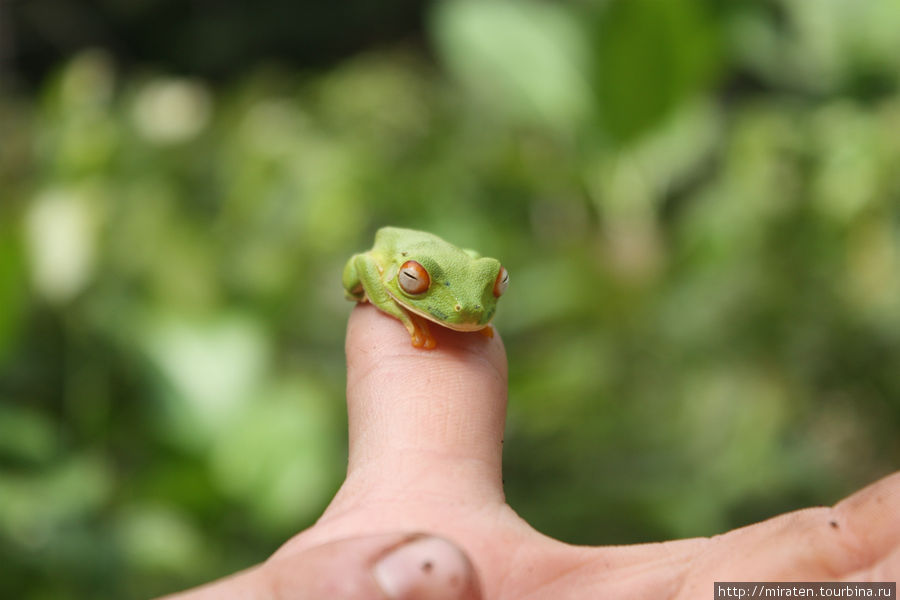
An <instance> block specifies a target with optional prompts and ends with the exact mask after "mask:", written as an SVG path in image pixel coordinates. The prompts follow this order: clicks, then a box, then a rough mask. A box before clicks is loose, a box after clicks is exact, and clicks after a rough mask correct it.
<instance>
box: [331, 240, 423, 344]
mask: <svg viewBox="0 0 900 600" xmlns="http://www.w3.org/2000/svg"><path fill="white" fill-rule="evenodd" d="M381 275H382V271H381V267H379V266H378V263H377V262H376V261H375V260H374V259H373V258H372V257H371V256H370V255H369V254H368V253H363V254H355V255H354V256H353V257H352V258H350V260H349V261H348V262H347V266H345V267H344V277H343V283H344V289H345V291H346V293H347V297H348V298H350V299H353V300H357V301H358V302H365V301H366V300H368V301H369V302H371V303H372V304H374V305H375V306H376V307H377V308H378V309H379V310H381V311H383V312H385V313H387V314H389V315H391V316H392V317H394V318H396V319H398V320H399V321H400V322H401V323H403V325H404V326H405V327H406V330H407V331H408V332H409V335H410V338H412V345H413V346H415V347H416V348H425V349H426V350H431V349H432V348H434V347H435V346H436V345H437V343H436V342H435V340H434V337H432V335H431V332H430V331H429V329H428V325H427V324H426V321H425V319H423V318H421V317H418V316H416V315H413V314H412V313H409V312H407V311H405V310H404V309H403V308H401V307H400V305H398V304H397V302H396V301H395V300H394V299H393V298H392V297H391V295H390V294H389V293H388V291H387V289H386V288H385V287H384V282H383V281H382V279H381Z"/></svg>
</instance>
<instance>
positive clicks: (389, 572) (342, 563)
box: [169, 534, 481, 600]
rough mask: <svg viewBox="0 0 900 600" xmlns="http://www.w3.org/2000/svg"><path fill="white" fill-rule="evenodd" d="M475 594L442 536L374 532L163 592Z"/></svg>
mask: <svg viewBox="0 0 900 600" xmlns="http://www.w3.org/2000/svg"><path fill="white" fill-rule="evenodd" d="M213 598H215V599H217V600H227V599H229V598H234V599H240V600H263V599H265V600H413V599H415V600H479V599H480V598H481V592H480V589H479V585H478V578H477V576H476V574H475V570H474V568H473V567H472V564H471V562H469V559H468V558H467V557H466V555H465V554H464V553H463V552H462V551H461V550H460V549H459V548H457V547H456V546H455V545H454V544H452V543H451V542H448V541H447V540H445V539H443V538H440V537H435V536H430V535H422V534H412V535H410V534H381V535H374V536H365V537H357V538H350V539H345V540H339V541H336V542H329V543H326V544H322V545H320V546H315V547H313V548H309V549H307V550H304V551H301V552H296V553H290V554H281V553H278V554H276V555H275V556H273V557H272V558H271V559H270V560H269V561H268V562H266V563H264V564H262V565H260V566H258V567H255V568H253V569H251V570H248V571H244V572H243V573H239V574H237V575H234V576H232V577H229V578H227V579H224V580H221V581H218V582H215V583H212V584H209V585H207V586H204V587H202V588H199V589H196V590H193V591H189V592H186V593H184V594H180V595H178V596H173V597H171V598H169V600H212V599H213Z"/></svg>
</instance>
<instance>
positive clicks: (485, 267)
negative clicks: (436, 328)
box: [384, 248, 509, 331]
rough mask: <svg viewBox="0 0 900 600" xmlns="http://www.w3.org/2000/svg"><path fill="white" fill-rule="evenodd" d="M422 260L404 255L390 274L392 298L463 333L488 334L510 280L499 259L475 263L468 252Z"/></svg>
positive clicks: (428, 256) (430, 255)
mask: <svg viewBox="0 0 900 600" xmlns="http://www.w3.org/2000/svg"><path fill="white" fill-rule="evenodd" d="M454 250H455V252H453V253H451V254H450V255H446V254H445V255H443V256H441V257H440V260H436V259H435V256H434V253H433V252H431V253H425V254H422V255H419V256H417V255H416V254H417V253H416V252H414V251H410V252H404V253H402V254H401V255H400V256H399V257H398V260H397V261H396V262H395V263H394V264H393V265H392V266H391V267H390V269H389V270H388V272H386V273H384V280H385V282H386V284H387V288H388V291H389V292H390V294H391V296H392V297H393V298H394V300H396V301H397V302H398V303H399V304H400V305H401V306H403V307H404V308H406V309H407V310H409V311H411V312H413V313H415V314H417V315H419V316H422V317H424V318H426V319H429V320H431V321H434V322H436V323H439V324H441V325H443V326H444V327H448V328H450V329H455V330H457V331H476V330H478V329H483V328H484V327H486V326H487V325H488V324H489V323H490V322H491V319H492V318H493V317H494V312H495V311H496V309H497V299H498V298H499V297H500V296H501V295H503V292H504V291H506V287H507V285H508V283H509V274H508V273H507V272H506V269H505V268H503V267H502V266H501V265H500V262H499V261H498V260H496V259H494V258H473V257H471V256H470V255H469V254H467V253H466V252H465V251H463V250H459V249H456V248H454Z"/></svg>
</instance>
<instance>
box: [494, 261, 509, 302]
mask: <svg viewBox="0 0 900 600" xmlns="http://www.w3.org/2000/svg"><path fill="white" fill-rule="evenodd" d="M508 285H509V272H507V270H506V269H505V268H504V267H500V272H499V273H497V279H496V280H495V281H494V297H495V298H499V297H500V296H502V295H503V292H505V291H506V287H507V286H508Z"/></svg>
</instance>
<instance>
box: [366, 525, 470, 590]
mask: <svg viewBox="0 0 900 600" xmlns="http://www.w3.org/2000/svg"><path fill="white" fill-rule="evenodd" d="M373 574H374V577H375V580H376V581H377V583H378V585H379V587H380V588H381V590H382V591H383V592H384V594H385V596H387V597H388V598H390V599H391V600H464V599H465V600H468V599H476V598H480V597H481V594H480V590H479V586H478V578H477V577H476V576H475V570H474V568H473V567H472V563H471V562H470V561H469V559H468V557H467V556H466V554H465V553H464V552H463V551H462V550H460V549H459V548H458V547H457V546H456V545H454V544H453V543H452V542H450V541H448V540H446V539H444V538H441V537H435V536H423V537H420V538H417V539H413V540H410V541H408V542H406V543H404V544H402V545H400V546H398V547H397V548H393V549H391V551H390V552H388V553H386V554H385V555H384V556H382V557H381V558H380V559H379V560H378V562H377V563H375V565H374V568H373Z"/></svg>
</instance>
